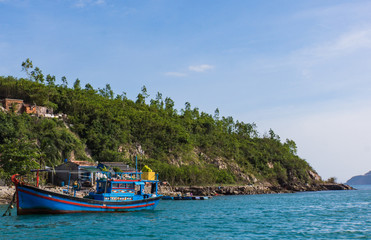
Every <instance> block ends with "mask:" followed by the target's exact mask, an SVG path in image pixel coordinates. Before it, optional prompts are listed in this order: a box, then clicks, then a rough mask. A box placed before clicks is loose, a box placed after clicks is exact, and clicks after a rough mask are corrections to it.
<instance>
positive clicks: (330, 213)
mask: <svg viewBox="0 0 371 240" xmlns="http://www.w3.org/2000/svg"><path fill="white" fill-rule="evenodd" d="M5 208H6V206H5V205H0V213H1V215H2V214H3V213H4V211H5ZM76 238H77V239H126V238H129V239H206V238H209V239H371V186H366V187H360V189H359V190H356V191H327V192H306V193H295V194H270V195H250V196H220V197H214V198H213V199H211V200H205V201H161V202H160V203H159V205H158V207H157V208H156V210H154V211H143V212H129V213H101V214H91V213H90V214H68V215H33V216H10V217H0V239H76Z"/></svg>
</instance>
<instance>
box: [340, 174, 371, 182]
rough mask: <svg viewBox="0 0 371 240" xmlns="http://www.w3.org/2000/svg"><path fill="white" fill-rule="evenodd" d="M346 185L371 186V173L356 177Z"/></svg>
mask: <svg viewBox="0 0 371 240" xmlns="http://www.w3.org/2000/svg"><path fill="white" fill-rule="evenodd" d="M346 184H348V185H371V171H369V172H368V173H365V174H364V175H358V176H354V177H352V178H351V179H349V180H348V181H347V182H346Z"/></svg>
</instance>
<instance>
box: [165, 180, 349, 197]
mask: <svg viewBox="0 0 371 240" xmlns="http://www.w3.org/2000/svg"><path fill="white" fill-rule="evenodd" d="M353 189H354V188H352V187H351V186H348V185H345V184H338V183H331V184H330V183H323V184H316V185H305V186H301V185H291V186H285V187H282V186H272V185H270V184H266V185H264V184H258V185H244V186H177V187H170V186H160V192H161V194H163V195H167V196H177V195H187V194H192V195H193V196H218V195H253V194H273V193H294V192H307V191H328V190H353Z"/></svg>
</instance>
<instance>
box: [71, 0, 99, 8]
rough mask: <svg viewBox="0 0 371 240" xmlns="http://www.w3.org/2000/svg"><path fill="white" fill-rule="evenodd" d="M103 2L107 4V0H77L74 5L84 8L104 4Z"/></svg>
mask: <svg viewBox="0 0 371 240" xmlns="http://www.w3.org/2000/svg"><path fill="white" fill-rule="evenodd" d="M103 4H106V1H105V0H77V1H76V3H75V4H74V6H75V7H78V8H84V7H87V6H91V5H103Z"/></svg>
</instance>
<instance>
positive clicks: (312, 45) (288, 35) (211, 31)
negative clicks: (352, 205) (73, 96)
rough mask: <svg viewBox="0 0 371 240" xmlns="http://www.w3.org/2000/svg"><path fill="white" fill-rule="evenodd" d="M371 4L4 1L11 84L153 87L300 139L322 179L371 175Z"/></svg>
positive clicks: (0, 18) (0, 30) (0, 42)
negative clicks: (44, 78) (39, 79)
mask: <svg viewBox="0 0 371 240" xmlns="http://www.w3.org/2000/svg"><path fill="white" fill-rule="evenodd" d="M370 12H371V2H370V1H357V0H356V1H341V0H338V1H323V0H318V1H316V0H311V1H309V0H308V1H304V0H303V1H284V0H282V1H242V0H241V1H236V0H232V1H217V0H212V1H211V0H210V1H207V0H204V1H193V0H184V1H170V0H169V1H167V0H166V1H165V0H164V1H161V0H158V1H132V0H122V1H119V0H55V1H47V0H44V1H41V0H32V1H31V0H0V75H12V76H18V77H24V76H25V75H24V73H23V72H21V67H20V65H21V62H22V61H24V60H25V59H26V58H30V59H31V60H32V61H33V63H34V65H36V66H39V67H40V68H41V69H42V70H43V72H44V73H45V74H48V73H50V74H52V75H55V76H56V77H57V79H60V78H61V77H62V76H66V77H67V79H68V81H69V84H70V85H72V84H73V82H74V81H75V79H76V78H79V79H80V80H81V82H82V85H83V86H84V85H85V84H86V83H90V84H92V85H93V87H95V88H103V87H104V86H105V84H107V83H109V84H110V85H111V87H112V88H113V90H114V91H115V93H117V94H121V93H122V92H126V93H127V96H128V97H129V98H131V99H135V97H136V95H137V94H138V93H139V92H140V90H141V87H142V86H143V85H145V86H146V87H147V89H148V91H149V93H150V97H151V98H155V95H156V93H157V92H161V93H162V94H163V96H164V97H167V96H168V97H171V98H172V99H173V100H174V101H175V103H176V106H177V108H178V109H180V108H183V106H184V103H185V102H190V103H191V106H192V107H198V108H199V109H200V110H201V111H205V112H207V113H211V114H212V113H213V112H214V110H215V109H216V108H219V110H220V113H221V115H223V116H232V117H233V118H234V119H235V120H239V121H244V122H255V123H256V124H257V125H258V130H259V132H260V133H261V134H264V133H265V132H267V131H268V130H269V128H272V129H273V130H274V131H275V132H276V133H277V134H278V135H280V136H281V139H282V140H285V139H286V138H289V139H293V140H294V141H296V143H297V145H298V153H299V156H301V157H303V158H304V159H306V160H307V161H308V162H309V163H310V164H311V165H312V166H313V167H314V168H315V169H316V170H317V171H318V173H319V174H320V175H321V176H322V177H323V178H328V177H332V176H335V177H337V178H338V180H339V181H346V180H347V179H348V178H350V177H351V176H353V175H357V174H363V173H366V172H367V171H369V170H371V156H370V155H371V142H370V140H369V136H371V128H370V122H371V95H370V90H371V79H370V76H371V67H370V66H371V14H370Z"/></svg>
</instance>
